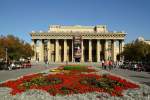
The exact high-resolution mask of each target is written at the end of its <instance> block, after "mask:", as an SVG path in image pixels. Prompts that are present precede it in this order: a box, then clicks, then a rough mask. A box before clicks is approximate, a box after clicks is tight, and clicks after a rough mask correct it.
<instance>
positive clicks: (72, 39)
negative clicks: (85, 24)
mask: <svg viewBox="0 0 150 100" xmlns="http://www.w3.org/2000/svg"><path fill="white" fill-rule="evenodd" d="M71 44H72V53H71V54H72V62H73V61H74V57H73V39H72V41H71Z"/></svg>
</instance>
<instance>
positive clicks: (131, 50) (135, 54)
mask: <svg viewBox="0 0 150 100" xmlns="http://www.w3.org/2000/svg"><path fill="white" fill-rule="evenodd" d="M122 55H123V56H124V58H125V60H129V61H148V58H149V55H150V45H149V44H147V43H145V42H143V41H135V42H132V43H128V44H126V45H125V47H124V52H123V53H122Z"/></svg>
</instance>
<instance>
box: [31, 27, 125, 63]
mask: <svg viewBox="0 0 150 100" xmlns="http://www.w3.org/2000/svg"><path fill="white" fill-rule="evenodd" d="M29 34H30V36H31V38H32V44H31V45H32V48H33V50H34V51H35V54H34V57H33V58H32V60H33V61H40V62H44V61H48V62H66V61H68V62H99V61H100V60H113V61H116V60H117V54H118V53H121V52H122V51H123V46H124V39H125V36H126V34H125V33H124V32H110V31H108V30H107V28H106V26H105V25H96V26H80V25H75V26H61V25H51V26H50V27H49V29H48V32H43V31H40V32H34V31H33V32H31V33H29Z"/></svg>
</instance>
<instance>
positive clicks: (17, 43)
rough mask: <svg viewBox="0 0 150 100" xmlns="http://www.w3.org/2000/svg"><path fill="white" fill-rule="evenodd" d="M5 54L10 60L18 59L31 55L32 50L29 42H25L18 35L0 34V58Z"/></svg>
mask: <svg viewBox="0 0 150 100" xmlns="http://www.w3.org/2000/svg"><path fill="white" fill-rule="evenodd" d="M6 48H7V54H8V59H10V60H19V59H20V58H28V57H32V56H33V54H34V52H33V50H32V49H31V46H30V44H28V43H25V42H24V41H23V40H20V39H19V38H18V37H15V36H13V35H7V36H1V37H0V58H4V54H5V53H6V50H5V49H6Z"/></svg>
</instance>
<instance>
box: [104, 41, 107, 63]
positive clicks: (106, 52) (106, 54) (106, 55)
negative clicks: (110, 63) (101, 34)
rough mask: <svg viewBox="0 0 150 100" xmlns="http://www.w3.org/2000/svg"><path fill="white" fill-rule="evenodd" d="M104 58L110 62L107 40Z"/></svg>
mask: <svg viewBox="0 0 150 100" xmlns="http://www.w3.org/2000/svg"><path fill="white" fill-rule="evenodd" d="M104 57H105V60H108V41H107V40H105V47H104Z"/></svg>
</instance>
